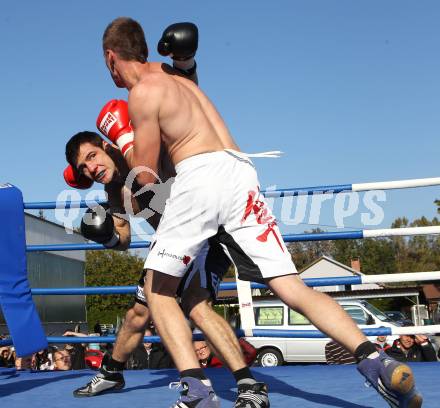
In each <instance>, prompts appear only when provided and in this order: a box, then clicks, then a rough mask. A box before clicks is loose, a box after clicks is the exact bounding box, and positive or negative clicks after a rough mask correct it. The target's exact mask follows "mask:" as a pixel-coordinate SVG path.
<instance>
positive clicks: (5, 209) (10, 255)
mask: <svg viewBox="0 0 440 408" xmlns="http://www.w3.org/2000/svg"><path fill="white" fill-rule="evenodd" d="M0 214H2V233H1V234H0V305H1V308H2V310H3V315H4V317H5V320H6V324H7V326H8V329H9V333H10V334H11V337H12V341H13V343H14V347H15V349H16V353H17V356H18V357H24V356H27V355H30V354H32V353H35V352H37V351H39V350H43V349H45V348H47V339H46V335H45V333H44V330H43V327H42V325H41V321H40V318H39V316H38V313H37V310H36V308H35V304H34V302H33V300H32V295H31V289H30V287H29V282H28V279H27V267H26V238H25V225H24V204H23V196H22V194H21V191H20V190H19V189H18V188H17V187H14V186H13V185H11V184H0Z"/></svg>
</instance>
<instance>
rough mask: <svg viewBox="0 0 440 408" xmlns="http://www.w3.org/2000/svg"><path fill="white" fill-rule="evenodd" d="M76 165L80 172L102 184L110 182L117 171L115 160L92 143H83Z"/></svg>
mask: <svg viewBox="0 0 440 408" xmlns="http://www.w3.org/2000/svg"><path fill="white" fill-rule="evenodd" d="M105 143H106V142H103V146H105ZM76 167H77V169H78V172H79V173H82V174H84V175H85V176H86V177H88V178H90V179H92V180H93V181H96V182H97V183H101V184H107V183H110V181H112V180H113V177H114V176H115V173H116V172H117V169H116V165H115V163H114V161H113V160H112V159H111V158H110V156H109V155H108V154H107V153H106V152H105V150H104V149H103V148H99V147H97V146H95V145H92V144H91V143H83V144H81V146H80V148H79V152H78V157H77V164H76Z"/></svg>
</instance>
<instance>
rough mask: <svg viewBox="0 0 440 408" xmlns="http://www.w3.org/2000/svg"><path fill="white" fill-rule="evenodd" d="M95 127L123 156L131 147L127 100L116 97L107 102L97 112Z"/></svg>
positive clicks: (131, 137)
mask: <svg viewBox="0 0 440 408" xmlns="http://www.w3.org/2000/svg"><path fill="white" fill-rule="evenodd" d="M96 127H97V128H98V130H99V131H100V132H101V133H102V134H103V135H104V136H106V137H108V138H109V139H110V140H111V141H112V142H113V143H115V144H116V145H117V146H118V147H119V150H120V151H121V152H122V154H123V155H124V156H125V155H126V154H127V152H128V151H129V150H130V149H131V148H132V147H133V139H134V133H133V128H132V127H131V124H130V118H129V116H128V103H127V102H125V101H123V100H117V99H112V100H111V101H110V102H107V103H106V104H105V105H104V107H103V108H102V109H101V112H99V115H98V118H97V119H96Z"/></svg>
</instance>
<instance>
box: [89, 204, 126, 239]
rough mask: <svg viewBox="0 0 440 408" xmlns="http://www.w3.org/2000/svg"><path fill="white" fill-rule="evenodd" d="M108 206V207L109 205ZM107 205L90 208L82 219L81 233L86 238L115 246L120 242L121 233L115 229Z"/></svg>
mask: <svg viewBox="0 0 440 408" xmlns="http://www.w3.org/2000/svg"><path fill="white" fill-rule="evenodd" d="M107 208H108V207H107ZM107 208H106V206H97V207H94V208H89V209H88V210H87V211H86V212H85V214H84V216H83V219H82V221H81V234H82V236H83V237H84V238H87V239H89V240H91V241H95V242H97V243H98V244H103V245H104V246H105V247H107V248H113V247H115V246H116V245H118V244H119V234H118V233H117V232H116V230H115V223H114V222H113V217H112V215H111V214H109V213H108V212H107V211H106V210H107Z"/></svg>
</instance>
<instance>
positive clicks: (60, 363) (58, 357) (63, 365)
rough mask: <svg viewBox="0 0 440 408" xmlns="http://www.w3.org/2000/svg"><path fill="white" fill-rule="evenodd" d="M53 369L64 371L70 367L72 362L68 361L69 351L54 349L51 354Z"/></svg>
mask: <svg viewBox="0 0 440 408" xmlns="http://www.w3.org/2000/svg"><path fill="white" fill-rule="evenodd" d="M53 363H54V367H53V369H54V370H56V371H66V370H71V369H72V363H71V361H70V353H69V352H68V351H67V350H65V349H61V350H56V351H55V352H54V354H53Z"/></svg>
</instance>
